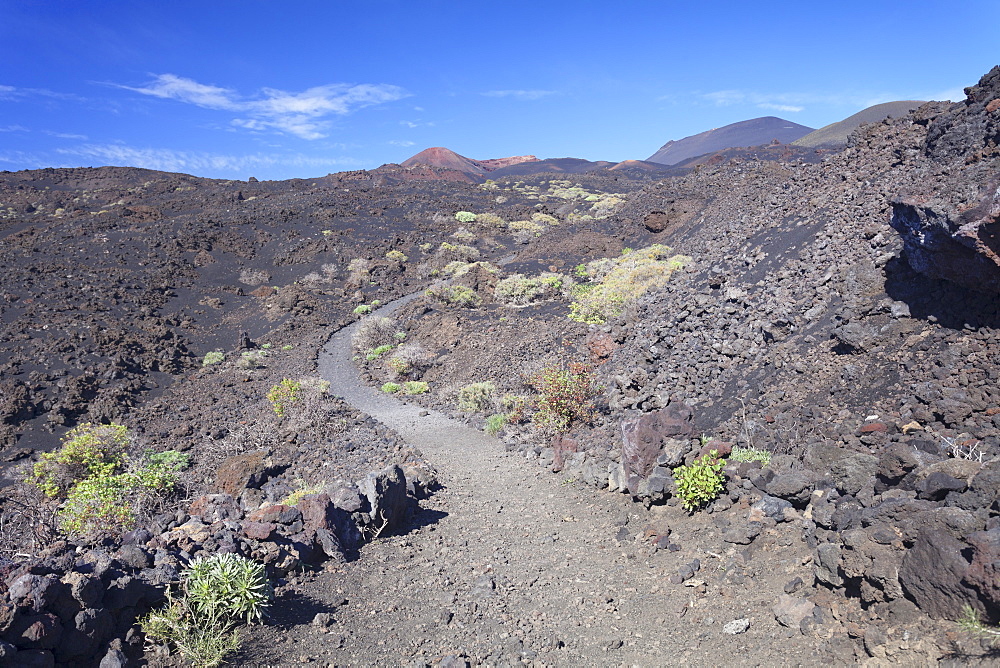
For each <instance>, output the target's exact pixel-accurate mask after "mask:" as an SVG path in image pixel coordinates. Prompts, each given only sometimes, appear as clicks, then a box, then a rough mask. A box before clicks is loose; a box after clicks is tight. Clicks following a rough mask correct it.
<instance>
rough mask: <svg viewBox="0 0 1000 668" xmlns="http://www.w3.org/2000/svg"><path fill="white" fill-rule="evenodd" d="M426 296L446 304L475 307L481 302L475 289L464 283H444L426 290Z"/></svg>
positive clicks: (481, 299)
mask: <svg viewBox="0 0 1000 668" xmlns="http://www.w3.org/2000/svg"><path fill="white" fill-rule="evenodd" d="M424 294H426V295H427V296H428V297H431V298H433V299H436V300H437V301H439V302H441V303H442V304H446V305H448V306H459V307H463V308H475V307H476V306H479V305H480V304H481V303H482V302H483V298H482V297H480V296H479V295H478V294H477V293H476V291H475V290H473V289H472V288H470V287H467V286H465V285H445V286H440V287H437V288H431V289H429V290H427V292H426V293H424Z"/></svg>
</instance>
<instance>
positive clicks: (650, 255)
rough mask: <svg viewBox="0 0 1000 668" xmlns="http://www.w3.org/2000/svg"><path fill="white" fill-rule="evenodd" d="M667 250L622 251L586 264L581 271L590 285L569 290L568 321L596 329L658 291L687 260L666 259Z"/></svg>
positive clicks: (657, 248) (668, 257) (684, 258)
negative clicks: (572, 299)
mask: <svg viewBox="0 0 1000 668" xmlns="http://www.w3.org/2000/svg"><path fill="white" fill-rule="evenodd" d="M670 252H671V251H670V248H668V247H667V246H664V245H662V244H654V245H652V246H649V247H647V248H640V249H639V250H636V251H633V250H631V249H628V248H626V249H625V250H624V251H622V253H623V254H622V255H621V256H620V257H617V258H603V259H601V260H594V261H593V262H588V263H587V264H586V265H585V267H584V272H585V273H586V276H587V278H589V279H590V280H591V281H593V282H592V283H590V284H585V285H577V286H576V287H574V288H573V296H574V298H575V301H574V302H573V303H572V304H571V305H570V316H569V317H570V319H572V320H576V321H577V322H584V323H588V324H594V325H600V324H603V323H605V322H606V321H607V320H609V319H610V318H614V317H617V316H619V315H621V314H622V311H624V309H625V307H626V306H627V305H628V303H629V302H632V301H634V300H636V299H638V298H639V297H641V296H642V295H643V294H645V293H646V292H647V291H648V290H651V289H653V288H658V287H662V286H664V285H666V284H667V282H668V281H669V280H670V276H671V275H672V274H673V272H674V271H676V270H677V269H679V268H681V267H683V266H684V265H685V263H687V262H689V261H690V260H691V258H689V257H686V256H683V255H674V256H672V257H670V256H669V253H670Z"/></svg>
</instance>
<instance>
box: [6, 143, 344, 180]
mask: <svg viewBox="0 0 1000 668" xmlns="http://www.w3.org/2000/svg"><path fill="white" fill-rule="evenodd" d="M56 153H58V154H59V155H61V156H64V158H82V159H84V160H88V161H95V162H99V163H102V164H107V165H125V166H129V167H144V168H146V169H155V170H159V171H164V172H187V173H204V172H207V171H213V172H232V173H236V174H240V173H244V172H246V171H247V170H251V169H257V168H264V167H310V168H316V169H324V168H326V169H331V170H335V169H338V168H343V167H352V168H357V167H360V166H363V163H362V162H361V161H359V160H356V159H354V158H347V157H342V158H317V157H312V156H307V155H301V154H291V155H289V154H264V153H254V154H246V155H226V154H217V153H205V152H196V151H177V150H174V149H166V148H138V147H134V146H127V145H125V144H84V145H81V146H76V147H71V148H61V149H57V150H56ZM0 159H2V156H0Z"/></svg>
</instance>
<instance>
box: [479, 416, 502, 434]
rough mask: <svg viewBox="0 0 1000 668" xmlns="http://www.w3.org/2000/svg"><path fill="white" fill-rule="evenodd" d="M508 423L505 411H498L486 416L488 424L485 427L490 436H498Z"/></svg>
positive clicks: (484, 429)
mask: <svg viewBox="0 0 1000 668" xmlns="http://www.w3.org/2000/svg"><path fill="white" fill-rule="evenodd" d="M506 424H507V416H506V415H505V414H503V413H496V414H494V415H491V416H489V417H488V418H486V426H485V427H484V428H483V431H485V432H486V433H487V434H489V435H490V436H496V435H497V434H499V433H500V431H501V430H503V428H504V426H506Z"/></svg>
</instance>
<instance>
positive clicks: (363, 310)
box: [353, 304, 372, 315]
mask: <svg viewBox="0 0 1000 668" xmlns="http://www.w3.org/2000/svg"><path fill="white" fill-rule="evenodd" d="M371 312H372V307H371V306H369V305H368V304H361V305H360V306H355V307H354V311H353V313H354V315H368V314H369V313H371Z"/></svg>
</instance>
